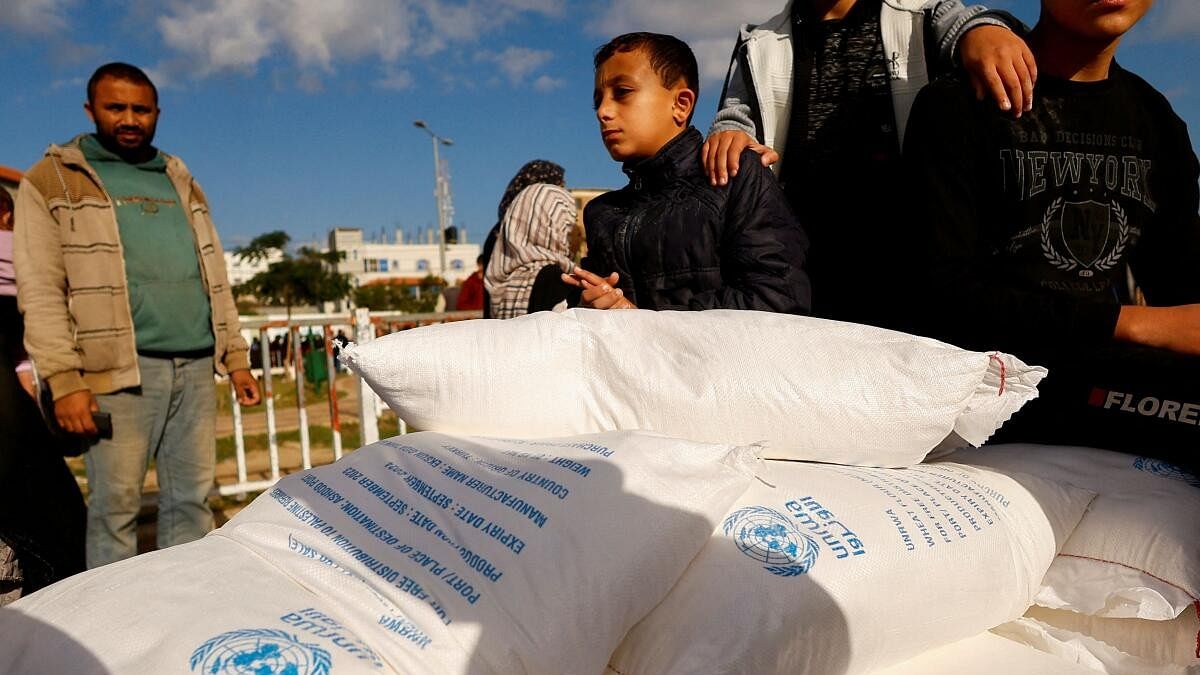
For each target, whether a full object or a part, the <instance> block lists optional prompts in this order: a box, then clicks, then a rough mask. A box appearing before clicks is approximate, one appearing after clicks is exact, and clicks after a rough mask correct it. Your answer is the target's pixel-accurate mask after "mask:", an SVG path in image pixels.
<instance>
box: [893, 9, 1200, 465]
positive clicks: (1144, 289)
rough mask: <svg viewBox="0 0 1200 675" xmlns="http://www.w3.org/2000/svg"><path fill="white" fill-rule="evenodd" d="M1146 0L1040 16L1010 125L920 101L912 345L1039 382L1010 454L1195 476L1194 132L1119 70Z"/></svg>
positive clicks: (915, 140) (954, 84)
mask: <svg viewBox="0 0 1200 675" xmlns="http://www.w3.org/2000/svg"><path fill="white" fill-rule="evenodd" d="M1151 2H1152V0H1121V1H1115V0H1114V1H1111V2H1103V3H1098V2H1091V1H1090V0H1043V1H1042V17H1041V20H1040V21H1039V23H1038V25H1037V27H1036V28H1034V30H1033V31H1032V33H1031V34H1030V35H1029V38H1028V41H1029V44H1030V46H1031V48H1032V49H1033V51H1034V54H1035V55H1036V57H1037V61H1038V63H1039V68H1040V76H1039V80H1038V84H1037V88H1036V90H1035V97H1034V106H1033V109H1032V110H1031V111H1030V112H1029V113H1027V114H1025V115H1024V116H1023V117H1022V118H1021V119H1019V120H1014V119H1012V118H1011V117H1009V116H1005V115H1001V114H998V113H996V112H995V111H994V110H993V109H991V106H987V105H983V104H980V103H978V102H976V101H975V100H974V97H973V96H972V95H971V92H970V90H969V88H968V87H967V86H966V84H965V83H964V82H963V81H962V80H961V79H956V78H951V79H946V80H942V81H939V82H936V83H934V84H932V85H930V86H929V87H928V88H927V89H926V90H925V91H923V92H922V93H921V95H920V96H919V97H918V99H917V102H916V104H915V106H914V108H913V114H912V118H911V120H910V122H909V126H908V136H907V138H906V140H905V162H906V170H907V173H908V175H909V176H910V178H911V179H912V180H913V181H914V184H913V186H914V194H920V195H922V197H921V199H920V200H915V204H914V207H915V208H914V214H913V215H914V217H913V219H912V221H911V226H910V228H909V229H910V234H911V236H912V237H913V241H912V244H913V247H914V252H913V253H912V257H911V260H912V263H913V266H914V270H918V271H919V272H920V273H921V274H922V278H924V279H926V280H927V284H926V285H925V287H924V288H922V289H921V291H920V292H919V293H917V294H915V302H916V303H917V304H918V305H919V306H918V307H917V310H916V312H915V315H916V316H915V318H916V320H917V326H918V327H919V329H920V330H923V331H925V332H929V333H932V334H934V335H937V336H938V337H941V338H944V339H947V340H950V341H952V342H956V343H958V344H961V345H963V346H966V347H971V348H977V349H1002V350H1005V351H1009V352H1013V353H1015V354H1016V355H1017V356H1020V357H1023V358H1025V359H1028V360H1031V361H1035V362H1040V363H1043V364H1045V365H1047V366H1049V367H1050V376H1049V377H1048V378H1047V379H1046V381H1045V383H1044V385H1043V387H1042V397H1041V399H1039V400H1038V401H1035V402H1034V403H1033V404H1031V405H1030V406H1028V408H1027V409H1026V410H1025V411H1022V413H1021V414H1019V415H1018V416H1017V417H1016V418H1015V419H1014V423H1013V424H1012V425H1010V427H1011V428H1006V429H1005V430H1003V431H1002V437H1003V438H1005V439H1007V440H1033V441H1045V442H1057V443H1079V444H1086V445H1100V446H1109V447H1117V448H1122V449H1126V450H1129V451H1137V452H1147V453H1149V452H1158V453H1160V454H1163V455H1164V458H1167V459H1172V460H1175V461H1176V462H1177V463H1180V464H1190V465H1191V466H1193V467H1194V466H1197V464H1198V462H1197V459H1198V458H1200V274H1198V273H1197V271H1196V270H1197V268H1198V266H1200V220H1198V218H1197V210H1198V202H1200V190H1198V187H1197V180H1198V177H1200V166H1198V164H1197V160H1196V157H1195V154H1194V153H1193V152H1192V149H1191V148H1192V144H1191V141H1190V139H1189V138H1188V133H1187V128H1186V126H1185V125H1184V123H1183V122H1182V121H1181V120H1180V119H1179V117H1178V116H1176V115H1175V113H1174V112H1173V111H1172V109H1171V106H1170V104H1169V103H1168V102H1167V100H1166V98H1165V97H1163V96H1162V95H1161V94H1160V93H1158V92H1157V91H1155V90H1154V89H1153V88H1152V87H1151V86H1150V85H1148V84H1147V83H1146V82H1145V81H1144V80H1142V79H1141V78H1139V77H1137V76H1136V75H1133V74H1132V73H1129V72H1128V71H1126V70H1124V69H1122V68H1121V67H1120V66H1119V65H1117V64H1116V62H1115V61H1114V59H1113V56H1114V53H1115V51H1116V47H1117V45H1118V43H1119V42H1120V40H1121V37H1122V36H1123V35H1124V34H1125V32H1126V31H1128V30H1129V28H1131V27H1132V26H1133V25H1134V24H1135V23H1136V22H1137V21H1138V20H1139V19H1140V18H1141V17H1142V16H1143V14H1144V13H1145V12H1146V11H1147V10H1148V9H1149V7H1150V4H1151Z"/></svg>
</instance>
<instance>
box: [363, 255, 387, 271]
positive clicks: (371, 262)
mask: <svg viewBox="0 0 1200 675" xmlns="http://www.w3.org/2000/svg"><path fill="white" fill-rule="evenodd" d="M386 267H387V265H384V268H385V269H384V271H387V270H386ZM363 270H364V271H366V272H378V271H379V259H378V258H367V259H366V260H364V261H363Z"/></svg>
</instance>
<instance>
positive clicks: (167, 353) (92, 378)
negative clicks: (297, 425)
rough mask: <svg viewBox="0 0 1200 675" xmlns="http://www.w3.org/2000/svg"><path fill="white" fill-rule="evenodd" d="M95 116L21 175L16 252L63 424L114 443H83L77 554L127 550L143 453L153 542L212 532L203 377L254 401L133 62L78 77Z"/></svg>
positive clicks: (153, 99)
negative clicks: (149, 479) (102, 424)
mask: <svg viewBox="0 0 1200 675" xmlns="http://www.w3.org/2000/svg"><path fill="white" fill-rule="evenodd" d="M87 94H88V99H87V103H85V104H84V110H86V111H87V114H88V117H89V118H90V119H91V120H92V121H93V122H94V123H95V125H96V132H95V133H94V134H82V135H80V136H77V137H76V138H75V139H73V140H71V141H70V142H69V143H66V144H64V145H62V146H58V145H51V146H50V147H49V149H47V151H46V154H45V157H44V158H43V159H42V160H41V161H39V162H38V163H37V164H35V165H34V166H33V168H31V169H30V170H29V171H28V172H27V173H26V174H25V177H24V178H23V179H22V181H21V185H20V189H19V191H18V195H17V225H16V234H15V242H14V244H15V245H14V259H15V263H16V269H17V280H18V281H17V287H18V299H19V302H20V305H21V310H22V311H23V312H24V314H25V317H26V332H25V344H26V347H27V351H28V352H29V355H30V357H31V358H32V359H33V362H34V364H35V366H36V367H37V370H38V372H39V375H40V376H41V377H43V378H45V380H46V382H47V384H48V386H49V388H50V391H51V394H52V395H53V398H54V415H55V417H56V418H57V421H58V423H59V425H60V426H61V427H62V428H63V429H64V430H66V431H68V432H70V433H76V434H86V435H90V436H96V435H98V429H97V425H96V423H95V421H94V418H93V415H92V413H93V412H96V411H104V412H106V413H108V414H109V415H110V416H111V420H112V424H111V438H101V439H99V440H98V441H97V443H96V444H95V445H94V446H93V447H92V448H91V449H90V450H89V451H88V452H87V453H86V455H85V461H86V465H87V476H88V487H89V492H90V497H89V513H88V523H87V563H88V566H89V567H97V566H100V565H103V564H106V563H110V562H114V561H117V560H122V559H124V558H128V557H132V556H133V555H135V554H136V553H137V537H136V526H137V514H138V510H139V509H140V507H141V494H142V483H143V480H144V478H145V475H146V469H147V467H148V464H149V462H150V460H151V459H153V460H154V461H155V465H156V471H157V474H158V484H159V509H158V545H159V547H160V548H163V547H166V546H171V545H174V544H180V543H184V542H188V541H192V540H195V539H198V538H200V537H202V536H204V534H205V533H206V532H208V531H209V530H210V529H211V528H212V512H211V510H210V509H209V507H208V503H207V496H208V491H209V489H210V487H211V486H212V483H213V475H214V469H215V456H214V450H215V448H214V445H215V444H214V438H213V436H214V426H215V418H216V401H215V399H214V396H213V388H212V374H213V371H214V369H215V370H216V372H217V373H219V374H222V375H224V374H228V375H229V376H230V378H231V379H232V381H233V384H234V387H235V389H236V390H237V395H238V400H239V401H240V402H241V403H243V404H245V405H253V404H255V403H257V402H258V400H259V394H258V385H257V383H256V382H255V381H254V378H253V376H251V374H250V360H249V355H248V347H247V345H246V341H245V340H244V339H243V338H242V336H241V334H240V330H239V322H238V314H237V308H236V307H235V306H234V301H233V296H232V295H231V293H230V288H229V280H228V278H227V275H226V270H225V264H224V259H223V255H222V252H221V247H220V243H219V242H218V241H217V234H216V230H215V228H214V227H213V224H212V221H211V220H210V218H209V209H208V202H207V200H206V199H205V196H204V193H203V192H202V191H201V190H200V187H199V185H197V184H196V182H195V180H194V179H193V178H192V177H191V175H190V174H189V173H188V170H187V168H186V167H185V166H184V165H183V162H182V161H180V160H179V159H178V158H177V157H173V156H171V155H168V154H166V153H163V152H160V151H159V150H158V149H157V148H155V147H154V146H153V145H152V142H153V140H154V131H155V125H156V123H157V121H158V115H159V109H158V91H157V90H156V89H155V87H154V84H153V83H152V82H151V81H150V79H149V78H148V77H147V76H146V74H145V73H143V72H142V71H141V70H139V69H138V68H136V67H134V66H131V65H128V64H123V63H110V64H107V65H104V66H101V67H100V68H99V69H98V70H97V71H96V72H95V73H94V74H93V75H92V77H91V79H90V80H89V81H88V87H87Z"/></svg>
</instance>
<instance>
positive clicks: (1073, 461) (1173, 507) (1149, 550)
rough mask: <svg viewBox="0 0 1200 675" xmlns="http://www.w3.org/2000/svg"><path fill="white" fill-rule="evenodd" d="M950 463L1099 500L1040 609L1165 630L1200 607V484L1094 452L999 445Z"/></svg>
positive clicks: (1054, 571)
mask: <svg viewBox="0 0 1200 675" xmlns="http://www.w3.org/2000/svg"><path fill="white" fill-rule="evenodd" d="M952 458H953V459H954V461H956V462H963V463H966V464H978V465H985V466H990V467H995V468H998V469H1001V470H1005V471H1023V472H1026V473H1033V474H1037V475H1039V476H1045V477H1047V478H1053V479H1056V480H1063V481H1069V482H1071V483H1073V484H1074V485H1078V486H1080V487H1083V488H1087V489H1089V490H1092V491H1094V492H1096V493H1097V497H1096V500H1095V501H1094V502H1092V506H1091V508H1090V509H1088V513H1087V515H1085V516H1084V517H1083V520H1082V521H1080V523H1079V527H1078V528H1077V529H1076V530H1075V532H1074V533H1073V534H1072V535H1071V537H1070V539H1068V540H1067V543H1066V545H1064V546H1063V549H1062V553H1061V555H1059V557H1058V558H1057V559H1056V560H1055V561H1054V564H1053V565H1051V566H1050V570H1049V572H1047V574H1046V578H1045V580H1044V582H1043V588H1042V590H1041V592H1039V593H1038V596H1037V604H1039V605H1041V606H1043V607H1049V608H1051V609H1069V610H1072V611H1075V612H1079V613H1081V614H1093V615H1096V616H1102V617H1109V618H1141V619H1151V620H1158V621H1165V620H1170V619H1174V618H1175V617H1177V616H1179V615H1180V614H1181V613H1182V612H1184V611H1186V610H1188V609H1189V608H1191V607H1192V605H1193V603H1195V602H1196V601H1197V600H1200V536H1198V533H1200V481H1198V480H1197V479H1196V478H1195V477H1194V476H1190V475H1188V474H1186V473H1184V472H1183V471H1182V470H1181V469H1179V468H1178V467H1175V466H1172V465H1170V464H1167V463H1165V462H1162V461H1160V460H1156V459H1149V458H1146V457H1137V456H1134V455H1126V454H1122V453H1119V452H1110V451H1108V450H1095V449H1091V448H1073V447H1059V446H1046V445H1026V444H1012V445H994V446H985V447H983V448H980V449H977V450H975V449H972V450H962V451H959V452H957V453H955V454H954V455H953V456H952Z"/></svg>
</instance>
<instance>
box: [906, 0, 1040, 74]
mask: <svg viewBox="0 0 1200 675" xmlns="http://www.w3.org/2000/svg"><path fill="white" fill-rule="evenodd" d="M926 7H927V12H928V19H927V26H928V27H929V33H930V35H931V36H932V38H933V40H934V43H935V44H936V45H937V54H938V65H939V66H940V67H941V68H943V69H945V70H949V69H951V68H953V67H954V66H955V65H956V62H957V59H958V42H959V40H961V39H962V37H963V36H964V35H966V34H967V31H969V30H971V29H972V28H977V27H979V26H985V25H990V26H1002V27H1004V28H1007V29H1009V30H1011V31H1013V32H1016V33H1024V32H1025V24H1023V23H1021V21H1020V20H1019V19H1017V18H1016V17H1015V16H1013V15H1012V14H1009V13H1008V12H1005V11H1002V10H992V9H988V8H987V7H984V6H983V5H971V6H970V7H968V6H966V5H964V4H963V3H962V0H931V2H930V4H929V5H927V6H926Z"/></svg>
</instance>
